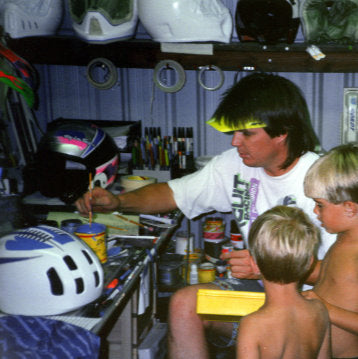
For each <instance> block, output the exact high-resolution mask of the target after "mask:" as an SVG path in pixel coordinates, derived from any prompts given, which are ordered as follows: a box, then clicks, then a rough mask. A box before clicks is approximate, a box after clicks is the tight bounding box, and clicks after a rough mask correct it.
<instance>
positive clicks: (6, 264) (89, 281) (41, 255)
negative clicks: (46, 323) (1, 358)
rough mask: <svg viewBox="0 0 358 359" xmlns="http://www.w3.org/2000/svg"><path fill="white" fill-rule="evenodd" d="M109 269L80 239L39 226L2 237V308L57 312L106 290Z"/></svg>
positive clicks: (26, 312) (17, 312) (12, 311)
mask: <svg viewBox="0 0 358 359" xmlns="http://www.w3.org/2000/svg"><path fill="white" fill-rule="evenodd" d="M102 289H103V269H102V266H101V263H100V261H99V259H98V257H97V256H96V254H95V253H94V252H93V251H92V250H91V249H90V248H89V247H88V246H87V244H86V243H84V242H83V241H82V240H81V239H79V238H78V237H76V236H74V235H71V234H69V233H67V232H65V231H63V230H61V229H58V228H55V227H50V226H45V225H43V226H42V225H41V226H37V227H30V228H25V229H21V230H17V231H15V232H13V233H10V234H7V235H5V236H3V237H1V238H0V310H1V311H2V312H4V313H8V314H15V315H57V314H62V313H65V312H69V311H72V310H75V309H78V308H80V307H82V306H84V305H86V304H88V303H90V302H92V301H94V300H96V299H97V298H98V297H99V296H100V295H101V293H102Z"/></svg>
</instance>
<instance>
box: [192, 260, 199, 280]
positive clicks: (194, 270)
mask: <svg viewBox="0 0 358 359" xmlns="http://www.w3.org/2000/svg"><path fill="white" fill-rule="evenodd" d="M198 283H199V274H198V266H197V265H196V264H195V263H193V264H192V265H191V266H190V284H198Z"/></svg>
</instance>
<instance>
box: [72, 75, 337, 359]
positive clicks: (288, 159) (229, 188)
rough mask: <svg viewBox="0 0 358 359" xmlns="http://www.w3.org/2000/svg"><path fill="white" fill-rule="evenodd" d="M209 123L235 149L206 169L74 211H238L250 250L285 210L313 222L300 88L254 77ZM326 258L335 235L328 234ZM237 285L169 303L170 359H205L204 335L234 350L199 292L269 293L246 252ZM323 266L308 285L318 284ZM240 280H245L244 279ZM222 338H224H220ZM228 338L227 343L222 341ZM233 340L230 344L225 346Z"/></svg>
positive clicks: (238, 260) (232, 334)
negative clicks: (268, 217) (252, 240)
mask: <svg viewBox="0 0 358 359" xmlns="http://www.w3.org/2000/svg"><path fill="white" fill-rule="evenodd" d="M208 123H209V124H210V125H211V126H213V127H214V128H216V129H217V130H219V131H222V132H232V133H233V137H232V145H233V147H234V148H232V149H229V150H227V151H225V152H223V153H222V154H220V155H218V156H216V157H214V158H213V159H212V160H211V161H210V162H209V163H208V164H207V165H206V166H205V167H204V168H202V169H201V170H199V171H197V172H195V173H193V174H190V175H187V176H185V177H182V178H178V179H174V180H171V181H169V182H168V183H158V184H153V185H148V186H146V187H143V188H141V189H139V190H136V191H132V192H128V193H125V194H121V195H118V196H114V195H113V194H111V193H110V192H108V191H106V190H104V189H101V188H95V189H94V190H93V191H92V201H90V195H89V194H88V193H86V194H85V195H84V196H83V197H82V198H81V199H79V200H78V201H77V202H76V204H77V208H78V210H79V211H80V213H82V214H85V215H86V214H88V212H89V210H90V208H91V205H92V208H93V210H94V211H114V210H120V211H134V212H137V213H160V212H168V211H171V210H173V209H175V208H179V209H180V210H181V211H182V212H183V213H184V214H185V216H187V217H188V218H195V217H197V216H199V215H200V214H203V213H208V212H211V211H214V210H215V211H219V212H229V211H232V213H233V215H234V216H235V218H236V221H237V224H238V226H239V227H240V230H241V232H242V234H243V237H244V240H245V242H246V245H247V238H248V232H249V229H250V226H251V223H252V222H253V221H254V220H255V219H256V218H257V217H258V215H259V214H261V213H263V212H265V211H266V210H268V209H270V208H272V207H274V206H276V205H279V204H283V205H294V206H296V207H299V208H301V209H303V210H304V211H305V212H306V213H307V214H308V215H309V216H310V217H311V218H313V217H314V214H313V208H314V202H313V201H312V200H311V199H309V198H307V197H306V196H305V195H304V192H303V179H304V176H305V173H306V171H307V170H308V168H309V167H310V166H311V165H312V163H314V162H315V161H316V160H317V158H318V155H317V154H316V153H314V152H313V151H314V148H315V145H316V144H317V139H316V136H315V134H314V131H313V129H312V127H311V125H310V118H309V111H308V109H307V105H306V101H305V99H304V97H303V95H302V93H301V91H300V90H299V89H298V87H297V86H296V85H294V84H293V83H292V82H290V81H289V80H287V79H285V78H283V77H280V76H277V75H272V74H264V73H254V74H250V75H248V76H246V77H244V78H243V79H241V80H240V81H239V82H238V83H236V84H235V85H234V86H233V87H232V88H231V89H229V90H228V91H227V92H226V93H225V95H224V97H223V99H222V101H221V103H220V104H219V107H218V109H217V110H216V111H215V113H214V116H213V117H212V119H211V120H209V121H208ZM322 239H323V241H322V245H321V247H320V252H319V256H320V258H322V257H323V256H324V254H325V252H326V251H327V249H328V248H329V246H330V245H331V244H332V243H333V241H334V236H329V235H328V234H327V233H325V232H322ZM225 259H226V260H228V262H229V264H230V265H231V272H232V275H233V277H234V278H233V279H229V280H227V281H217V282H214V283H209V284H199V285H194V286H188V287H185V288H183V289H181V290H179V291H177V292H176V293H175V294H174V295H173V296H172V298H171V303H170V308H169V317H170V320H169V324H170V333H169V348H170V356H171V358H185V359H188V358H196V359H199V358H207V357H208V355H209V354H208V349H207V345H206V336H205V331H206V330H207V329H208V330H209V331H210V332H212V333H215V336H214V337H213V338H214V339H215V340H214V339H213V340H212V341H215V342H217V344H218V345H229V346H230V345H234V343H235V339H236V336H237V327H238V324H237V323H234V324H233V323H223V322H207V321H202V319H201V318H200V317H199V316H198V315H197V314H196V295H197V290H198V289H199V288H212V289H218V286H219V287H220V288H222V289H228V290H246V291H247V290H251V291H263V287H262V284H261V283H260V282H259V281H257V280H256V279H258V278H259V273H256V272H255V270H254V268H253V267H252V266H251V263H250V254H249V252H248V250H242V251H234V252H230V253H228V254H226V255H225ZM318 270H319V265H318V266H316V269H315V270H314V271H313V272H312V274H311V276H310V278H309V279H308V281H307V283H314V281H315V280H316V278H317V274H318ZM239 278H241V279H239ZM218 332H219V333H221V334H223V336H222V338H221V337H219V336H218V335H217V333H218ZM222 339H225V340H224V342H222ZM226 339H228V340H226Z"/></svg>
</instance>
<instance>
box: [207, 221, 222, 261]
mask: <svg viewBox="0 0 358 359" xmlns="http://www.w3.org/2000/svg"><path fill="white" fill-rule="evenodd" d="M203 239H204V251H205V258H206V260H208V261H209V262H212V263H214V264H216V262H217V261H218V260H219V259H220V254H221V247H222V245H223V243H224V242H225V222H224V221H223V219H222V218H220V217H208V218H207V219H206V220H205V222H204V224H203Z"/></svg>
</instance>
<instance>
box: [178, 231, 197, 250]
mask: <svg viewBox="0 0 358 359" xmlns="http://www.w3.org/2000/svg"><path fill="white" fill-rule="evenodd" d="M188 250H189V253H194V234H192V233H189V232H186V231H179V232H177V233H176V235H175V253H177V254H183V255H185V254H187V253H188Z"/></svg>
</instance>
